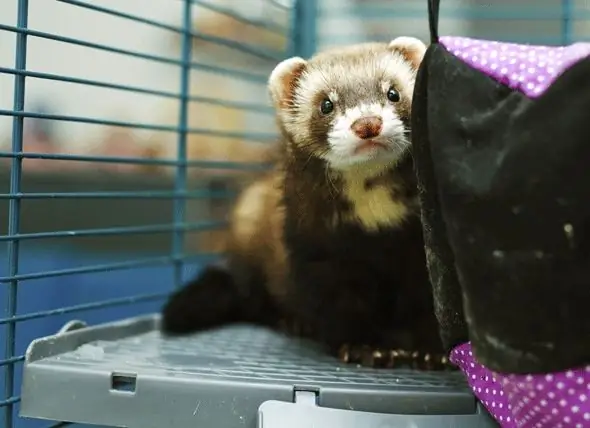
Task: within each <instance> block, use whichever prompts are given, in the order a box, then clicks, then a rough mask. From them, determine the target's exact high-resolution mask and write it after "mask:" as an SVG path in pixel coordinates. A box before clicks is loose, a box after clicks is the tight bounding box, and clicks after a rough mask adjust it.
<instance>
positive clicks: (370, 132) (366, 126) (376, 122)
mask: <svg viewBox="0 0 590 428" xmlns="http://www.w3.org/2000/svg"><path fill="white" fill-rule="evenodd" d="M382 128H383V119H381V117H379V116H367V117H361V118H360V119H357V120H355V121H354V122H353V123H352V125H350V129H351V130H352V132H354V133H355V134H356V136H357V137H359V138H362V139H363V140H367V139H369V138H375V137H377V136H378V135H379V134H380V133H381V129H382Z"/></svg>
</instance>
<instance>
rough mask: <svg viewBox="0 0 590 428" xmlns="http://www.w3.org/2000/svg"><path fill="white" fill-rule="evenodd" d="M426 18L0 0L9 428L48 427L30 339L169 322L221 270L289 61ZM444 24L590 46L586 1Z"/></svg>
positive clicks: (270, 133)
mask: <svg viewBox="0 0 590 428" xmlns="http://www.w3.org/2000/svg"><path fill="white" fill-rule="evenodd" d="M316 6H317V7H316ZM425 8H426V2H422V1H420V2H418V1H415V0H398V1H385V0H380V1H378V0H373V1H371V0H325V1H324V0H322V1H321V2H317V4H316V2H315V1H311V0H301V1H289V0H282V1H279V0H248V1H243V2H234V1H228V0H225V1H224V0H217V1H215V0H206V1H205V0H203V1H201V0H192V1H189V0H184V1H180V0H178V1H176V2H170V1H168V0H157V1H156V0H154V1H151V2H149V5H148V2H145V1H142V0H126V1H125V2H121V1H116V0H102V1H83V0H57V1H54V2H43V1H31V2H29V1H28V0H8V1H3V2H0V144H1V145H2V147H1V151H0V174H1V176H2V179H1V180H2V190H1V193H0V200H1V202H0V205H1V208H0V221H1V222H2V224H3V227H4V229H5V231H6V232H5V233H4V234H3V235H2V236H0V241H2V242H4V243H5V244H6V245H5V247H6V248H5V250H2V251H3V252H2V253H0V254H2V259H3V260H4V262H3V266H2V267H1V268H0V269H1V270H0V283H1V284H0V296H1V306H2V312H1V313H0V338H1V340H0V352H1V353H0V383H1V384H2V385H3V387H2V393H1V394H0V425H1V426H3V427H6V428H13V427H25V426H27V427H28V426H31V427H32V426H48V425H47V424H43V423H41V424H40V423H38V421H31V420H24V419H20V418H18V417H17V414H18V408H19V401H20V395H19V393H20V379H21V372H22V362H23V360H24V358H25V356H24V352H25V349H26V347H27V345H28V344H29V343H30V342H31V340H33V339H35V338H37V337H40V336H45V335H50V334H53V333H55V332H56V331H57V330H58V329H59V328H60V327H61V326H62V325H63V324H64V323H65V322H67V321H69V320H71V319H76V318H81V319H84V320H85V321H87V322H89V323H97V322H105V321H110V320H114V319H120V318H126V317H130V316H133V315H137V314H140V313H149V312H155V311H157V310H158V308H159V305H160V304H161V302H162V299H163V298H164V297H165V296H166V295H167V293H168V292H169V291H170V289H171V288H172V287H174V286H179V285H180V284H182V282H183V279H184V278H186V275H192V274H194V272H195V271H196V270H198V268H199V267H200V266H202V265H203V264H204V263H207V262H208V261H210V260H213V259H215V258H216V257H218V256H219V252H218V251H217V250H218V249H219V248H220V245H221V244H220V243H222V242H223V227H224V226H225V219H224V214H225V213H227V210H228V209H229V206H230V204H231V200H232V198H233V197H234V196H235V192H236V191H237V190H238V189H239V185H240V183H243V182H244V181H245V180H247V179H248V178H249V177H251V174H254V176H255V174H256V171H259V170H260V169H261V168H264V167H265V165H264V164H261V162H260V160H261V159H262V153H264V150H265V147H268V144H269V143H270V144H272V142H273V138H274V137H275V135H276V132H275V130H274V127H273V118H272V110H271V109H270V107H269V105H268V102H267V99H266V90H265V88H264V85H265V82H266V79H267V76H268V73H269V72H270V70H271V69H272V67H273V66H274V64H276V62H277V61H279V60H280V59H282V58H284V57H285V56H287V55H301V56H309V55H310V54H312V53H313V52H314V51H315V50H317V49H323V48H325V47H328V46H331V45H337V44H344V43H352V42H358V41H364V40H387V39H390V38H392V37H395V36H397V35H412V36H417V37H420V38H422V39H426V36H427V25H426V23H425V19H426V9H425ZM441 15H442V16H441V32H442V33H446V34H454V35H466V36H472V37H481V38H491V39H497V40H512V41H516V42H531V43H538V44H567V43H571V42H574V41H577V40H587V39H588V38H589V35H590V21H589V20H588V18H589V17H590V6H589V3H588V2H587V1H582V0H571V1H567V0H537V1H536V2H535V5H534V6H533V5H532V4H531V3H530V2H529V1H526V0H511V1H508V0H496V1H494V2H493V3H492V2H489V1H483V0H472V1H470V0H448V1H445V2H443V7H442V11H441ZM221 248H222V245H221ZM62 425H63V424H58V425H53V426H62Z"/></svg>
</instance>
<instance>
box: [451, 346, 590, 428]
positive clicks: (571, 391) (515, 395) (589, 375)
mask: <svg viewBox="0 0 590 428" xmlns="http://www.w3.org/2000/svg"><path fill="white" fill-rule="evenodd" d="M450 359H451V361H452V362H453V364H456V365H457V366H458V367H459V368H460V369H461V370H462V371H463V373H465V375H466V377H467V380H468V382H469V385H470V386H471V389H472V390H473V392H474V394H475V396H476V397H477V398H478V399H479V400H480V401H481V402H482V404H483V405H484V406H485V407H486V409H488V411H489V412H490V414H491V415H492V416H493V417H494V418H495V419H496V420H497V421H498V422H499V423H500V425H501V426H502V427H504V428H513V427H518V428H569V427H572V428H586V427H590V365H589V366H586V367H582V368H578V369H575V370H568V371H564V372H557V373H550V374H541V375H537V374H536V375H513V374H511V375H504V374H499V373H494V372H492V371H490V370H488V369H486V368H485V367H483V366H482V365H481V364H479V363H478V362H477V361H476V360H475V358H474V357H473V353H472V351H471V344H470V343H465V344H463V345H460V346H458V347H456V348H455V349H453V351H451V358H450Z"/></svg>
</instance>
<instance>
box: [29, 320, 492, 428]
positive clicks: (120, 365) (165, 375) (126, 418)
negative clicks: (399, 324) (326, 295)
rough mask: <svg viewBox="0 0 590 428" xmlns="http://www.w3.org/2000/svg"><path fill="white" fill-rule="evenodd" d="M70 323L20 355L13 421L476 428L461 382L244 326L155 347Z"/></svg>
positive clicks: (133, 336) (103, 328)
mask: <svg viewBox="0 0 590 428" xmlns="http://www.w3.org/2000/svg"><path fill="white" fill-rule="evenodd" d="M158 323H159V318H158V316H147V317H139V318H132V319H128V320H124V321H119V322H115V323H109V324H103V325H98V326H92V327H87V326H86V325H85V324H84V323H83V322H80V321H72V322H70V323H68V324H67V325H66V326H64V328H62V329H61V330H60V332H59V333H57V334H56V335H53V336H49V337H45V338H40V339H37V340H35V341H34V342H33V343H31V345H30V346H29V348H28V350H27V354H26V360H25V366H24V375H23V388H22V403H21V415H22V416H25V417H33V418H40V419H49V420H54V421H67V422H78V423H89V424H97V425H103V426H124V427H129V428H152V427H153V428H156V427H157V428H161V427H203V428H242V427H249V428H254V427H258V428H295V427H297V428H312V427H320V426H321V427H323V428H330V427H333V428H353V427H355V428H357V427H358V428H394V427H396V428H397V427H412V428H435V427H436V428H444V427H449V428H450V427H456V428H478V427H480V428H485V427H495V426H497V425H496V424H495V422H493V421H492V419H491V418H490V417H489V416H488V414H487V413H486V412H485V410H484V409H483V408H482V407H481V405H480V404H478V403H477V402H476V400H475V398H474V396H473V395H472V394H471V393H470V391H469V389H468V388H467V385H466V383H465V382H464V379H463V378H462V375H461V374H460V373H458V372H453V373H448V372H447V373H444V372H440V373H423V372H412V371H402V370H384V369H379V370H376V369H368V368H358V367H355V366H352V365H345V364H343V363H340V362H338V361H335V360H334V359H333V358H330V357H327V356H325V355H324V354H322V353H321V352H320V351H319V350H318V349H316V348H314V347H313V346H311V345H309V344H305V343H301V342H299V341H296V340H293V339H289V338H286V337H284V336H281V335H279V334H277V333H275V332H272V331H269V330H266V329H261V328H254V327H251V326H231V327H227V328H223V329H219V330H215V331H210V332H205V333H201V334H198V335H195V336H191V337H184V338H177V339H164V338H163V337H161V336H160V334H159V333H158Z"/></svg>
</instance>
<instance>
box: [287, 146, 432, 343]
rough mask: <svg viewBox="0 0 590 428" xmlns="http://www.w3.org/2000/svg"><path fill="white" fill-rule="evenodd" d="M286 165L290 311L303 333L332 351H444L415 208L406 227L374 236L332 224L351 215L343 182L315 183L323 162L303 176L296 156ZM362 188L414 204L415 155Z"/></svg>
mask: <svg viewBox="0 0 590 428" xmlns="http://www.w3.org/2000/svg"><path fill="white" fill-rule="evenodd" d="M289 162H290V163H289V165H288V166H287V168H286V179H285V198H284V203H285V207H286V210H285V213H286V215H285V217H286V218H285V243H286V247H287V248H288V249H289V251H288V252H289V268H290V280H291V283H290V286H289V290H288V292H287V294H286V302H285V307H286V308H288V309H289V310H290V311H291V313H292V316H294V317H295V318H296V319H297V320H298V321H299V322H300V323H301V324H302V325H303V326H304V332H305V333H307V335H309V336H310V337H312V338H313V339H316V340H319V341H321V342H323V343H326V344H328V345H329V346H330V347H331V348H333V349H337V348H338V347H339V346H341V345H342V344H351V345H370V346H378V347H385V348H387V349H395V348H405V349H419V350H422V351H428V352H435V351H437V352H438V351H440V343H439V338H438V329H437V324H436V320H435V318H434V311H433V307H432V301H431V293H430V284H429V281H428V275H427V271H426V262H425V256H424V248H423V240H422V229H421V225H420V221H419V216H418V211H417V209H416V210H415V211H414V214H413V215H411V216H410V217H408V218H407V219H406V221H405V222H404V224H403V225H402V226H401V227H399V226H395V227H389V228H382V229H380V230H377V231H367V230H365V229H364V228H363V227H362V225H360V224H355V223H350V222H346V221H344V222H338V221H336V222H334V221H333V220H332V219H338V218H342V217H346V214H347V212H348V211H350V210H351V209H352V207H351V204H350V202H349V201H347V200H346V198H345V197H344V195H343V194H342V190H341V189H342V187H341V183H338V182H335V183H334V182H332V183H330V182H329V181H320V180H317V177H322V176H324V174H325V172H324V171H323V169H324V168H325V165H323V163H322V162H321V161H317V162H316V161H305V160H304V159H301V160H300V162H306V167H305V172H304V173H303V172H302V171H301V166H302V165H301V164H297V162H298V160H297V159H296V158H293V157H292V158H290V159H289ZM292 173H295V174H297V179H294V177H292V176H290V174H292ZM302 174H305V175H308V176H309V180H303V179H302ZM314 177H315V179H314ZM365 185H366V186H367V187H373V186H385V187H386V188H388V189H391V197H392V198H394V199H396V200H398V201H404V202H405V203H407V204H408V205H410V206H412V205H413V206H415V197H416V187H415V178H414V174H413V166H412V158H411V156H410V154H409V153H408V154H407V155H406V156H405V157H404V159H402V160H401V162H400V164H399V166H398V167H397V168H391V169H388V170H387V171H385V172H384V174H382V175H381V176H379V177H373V178H371V179H368V180H367V181H366V183H365ZM312 189H313V190H312ZM416 208H417V207H416Z"/></svg>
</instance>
